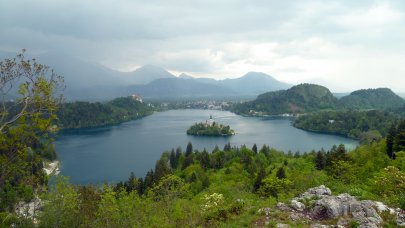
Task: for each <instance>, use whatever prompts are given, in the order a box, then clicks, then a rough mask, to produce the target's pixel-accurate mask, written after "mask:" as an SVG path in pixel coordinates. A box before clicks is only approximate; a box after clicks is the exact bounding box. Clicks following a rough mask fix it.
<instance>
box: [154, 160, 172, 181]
mask: <svg viewBox="0 0 405 228" xmlns="http://www.w3.org/2000/svg"><path fill="white" fill-rule="evenodd" d="M170 173H171V171H170V167H169V165H168V161H167V160H166V159H164V158H160V159H159V160H158V161H157V162H156V165H155V175H154V181H155V182H158V181H159V180H160V179H162V178H163V177H164V176H166V175H168V174H170Z"/></svg>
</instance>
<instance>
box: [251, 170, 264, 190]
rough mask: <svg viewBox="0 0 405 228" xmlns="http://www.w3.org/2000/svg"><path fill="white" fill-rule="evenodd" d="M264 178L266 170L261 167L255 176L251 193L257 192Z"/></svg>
mask: <svg viewBox="0 0 405 228" xmlns="http://www.w3.org/2000/svg"><path fill="white" fill-rule="evenodd" d="M265 177H266V170H265V169H264V168H263V167H262V168H261V169H260V171H259V173H258V174H257V177H256V180H255V183H254V184H253V192H257V190H259V188H260V187H261V186H262V185H263V179H264V178H265Z"/></svg>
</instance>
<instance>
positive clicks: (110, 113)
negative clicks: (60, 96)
mask: <svg viewBox="0 0 405 228" xmlns="http://www.w3.org/2000/svg"><path fill="white" fill-rule="evenodd" d="M152 112H153V109H152V108H151V107H149V106H148V105H147V104H144V103H142V102H139V101H136V100H134V99H133V98H132V97H121V98H116V99H114V100H112V101H110V102H107V103H100V102H95V103H90V102H80V101H77V102H72V103H64V104H62V105H61V107H60V108H59V111H58V117H59V121H58V123H59V124H60V126H61V128H63V129H69V128H82V127H97V126H104V125H110V124H118V123H122V122H125V121H129V120H133V119H137V118H141V117H144V116H146V115H150V114H152Z"/></svg>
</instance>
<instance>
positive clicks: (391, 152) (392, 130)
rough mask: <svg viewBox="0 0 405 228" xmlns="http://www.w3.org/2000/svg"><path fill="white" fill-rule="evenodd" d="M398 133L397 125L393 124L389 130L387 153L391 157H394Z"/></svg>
mask: <svg viewBox="0 0 405 228" xmlns="http://www.w3.org/2000/svg"><path fill="white" fill-rule="evenodd" d="M395 134H396V128H395V125H392V126H391V128H390V130H389V131H388V135H387V139H386V143H387V148H386V149H387V155H388V157H389V158H393V157H394V139H395Z"/></svg>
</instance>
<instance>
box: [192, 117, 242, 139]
mask: <svg viewBox="0 0 405 228" xmlns="http://www.w3.org/2000/svg"><path fill="white" fill-rule="evenodd" d="M187 134H188V135H197V136H231V135H234V134H235V132H234V130H232V129H231V128H230V127H229V125H227V126H225V125H222V124H218V123H216V122H215V121H213V119H212V116H210V119H209V120H206V121H205V123H203V122H201V123H196V124H194V125H193V126H191V127H190V128H189V129H188V130H187Z"/></svg>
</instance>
